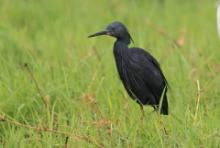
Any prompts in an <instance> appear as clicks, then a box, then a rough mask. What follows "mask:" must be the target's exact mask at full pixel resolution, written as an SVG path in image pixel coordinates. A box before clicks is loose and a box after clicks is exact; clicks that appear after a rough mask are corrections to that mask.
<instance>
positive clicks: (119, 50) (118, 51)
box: [114, 40, 128, 59]
mask: <svg viewBox="0 0 220 148" xmlns="http://www.w3.org/2000/svg"><path fill="white" fill-rule="evenodd" d="M127 50H128V45H127V44H126V43H124V42H122V41H120V40H116V41H115V44H114V56H115V58H116V59H117V58H118V57H121V58H123V57H125V56H126V54H127V53H128V52H127Z"/></svg>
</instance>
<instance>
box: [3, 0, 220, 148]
mask: <svg viewBox="0 0 220 148" xmlns="http://www.w3.org/2000/svg"><path fill="white" fill-rule="evenodd" d="M216 9H217V3H216V1H214V0H184V1H179V0H154V1H152V0H146V1H143V0H139V1H135V0H130V1H129V0H121V1H117V0H111V1H109V0H102V1H101V0H93V1H91V0H84V1H80V0H63V1H60V0H47V1H44V0H1V1H0V145H2V146H3V147H33V146H34V147H85V146H89V147H90V146H91V147H143V146H144V147H219V146H220V135H219V133H220V127H219V124H220V118H219V117H220V108H219V105H220V99H219V96H220V75H219V72H220V66H219V62H220V50H219V47H220V41H219V38H218V33H217V27H216ZM116 20H117V21H121V22H123V23H124V24H126V26H127V27H128V29H129V31H130V33H131V35H132V37H133V39H134V42H135V43H134V44H131V46H138V47H142V48H144V49H147V50H148V51H149V52H150V53H151V54H152V55H153V56H154V57H155V58H156V59H158V61H159V62H160V64H161V67H162V69H163V71H164V73H165V76H166V77H167V80H168V82H169V84H170V90H169V93H168V100H169V104H170V115H169V116H167V117H158V115H157V114H156V113H155V112H152V111H153V109H152V108H151V107H148V106H147V107H145V113H146V114H145V119H144V123H141V122H140V116H141V113H140V111H139V106H138V105H137V104H136V103H135V102H134V101H132V100H131V99H130V98H129V97H128V95H127V93H126V92H125V90H124V88H123V86H122V84H121V82H120V80H119V78H118V74H117V71H116V67H115V62H114V57H113V54H112V47H113V42H114V40H115V39H113V38H109V37H101V39H100V38H94V39H88V38H87V36H88V35H89V34H91V33H94V32H96V31H99V30H102V29H103V28H105V27H106V26H107V25H108V24H109V23H111V22H113V21H116ZM163 126H164V127H166V132H164V130H163V128H162V127H163Z"/></svg>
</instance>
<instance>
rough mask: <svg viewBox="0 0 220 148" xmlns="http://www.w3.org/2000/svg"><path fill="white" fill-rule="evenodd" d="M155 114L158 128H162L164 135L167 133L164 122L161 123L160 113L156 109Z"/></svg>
mask: <svg viewBox="0 0 220 148" xmlns="http://www.w3.org/2000/svg"><path fill="white" fill-rule="evenodd" d="M157 116H158V121H159V124H160V128H161V129H162V130H163V132H164V133H165V135H168V133H167V130H166V128H165V126H164V124H163V119H162V117H161V115H160V113H159V112H158V111H157Z"/></svg>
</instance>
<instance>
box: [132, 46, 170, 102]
mask: <svg viewBox="0 0 220 148" xmlns="http://www.w3.org/2000/svg"><path fill="white" fill-rule="evenodd" d="M129 50H130V51H129V52H130V63H129V64H130V69H131V71H134V72H135V73H134V74H133V76H132V77H133V79H136V80H137V81H138V82H139V84H140V85H142V87H145V88H146V90H150V92H151V93H152V94H153V95H154V96H155V97H156V98H158V97H160V95H161V93H162V92H163V89H164V88H165V86H166V85H167V81H166V79H165V77H164V75H163V73H162V70H161V69H160V65H159V63H158V62H157V61H156V59H155V58H154V57H153V56H151V55H150V54H149V53H148V52H146V51H145V50H143V49H141V48H130V49H129Z"/></svg>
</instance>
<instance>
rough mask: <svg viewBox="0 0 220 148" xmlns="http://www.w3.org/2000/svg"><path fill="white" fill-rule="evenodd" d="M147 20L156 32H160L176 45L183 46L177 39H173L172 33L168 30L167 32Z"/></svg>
mask: <svg viewBox="0 0 220 148" xmlns="http://www.w3.org/2000/svg"><path fill="white" fill-rule="evenodd" d="M146 22H147V25H148V26H149V27H151V28H152V29H153V30H155V31H156V32H158V33H159V34H160V35H161V36H163V37H165V38H167V39H169V40H170V41H171V42H172V44H173V45H174V46H175V47H178V48H180V47H181V46H180V45H179V44H178V43H177V42H176V40H175V39H173V38H172V37H171V35H169V34H168V33H167V32H165V31H164V30H162V29H161V28H157V27H155V25H154V24H153V23H152V22H151V21H149V20H146Z"/></svg>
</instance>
